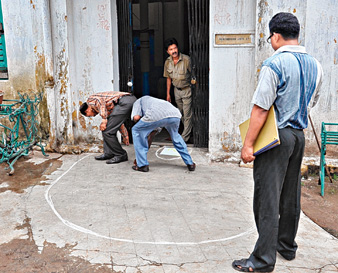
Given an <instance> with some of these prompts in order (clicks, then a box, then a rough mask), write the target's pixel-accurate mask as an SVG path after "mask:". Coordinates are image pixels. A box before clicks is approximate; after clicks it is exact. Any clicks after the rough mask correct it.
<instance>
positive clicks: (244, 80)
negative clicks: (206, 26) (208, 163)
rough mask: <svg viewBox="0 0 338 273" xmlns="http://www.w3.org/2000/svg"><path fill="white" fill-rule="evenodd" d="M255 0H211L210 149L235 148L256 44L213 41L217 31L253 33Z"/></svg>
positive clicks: (249, 90) (216, 151)
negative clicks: (239, 44) (230, 44)
mask: <svg viewBox="0 0 338 273" xmlns="http://www.w3.org/2000/svg"><path fill="white" fill-rule="evenodd" d="M255 14H256V3H255V1H234V0H233V1H222V0H217V1H210V60H209V63H210V74H209V82H210V85H209V86H210V89H209V92H210V97H209V150H210V152H211V153H212V154H213V155H214V156H215V157H222V153H226V152H233V151H236V149H238V145H239V139H238V132H237V124H238V121H239V120H241V119H243V117H244V116H245V115H246V114H247V111H248V110H246V109H247V108H248V105H249V103H250V97H251V95H252V89H253V86H254V80H255V73H254V67H255V46H254V43H253V44H252V45H247V46H237V45H233V46H222V45H216V44H215V43H216V42H215V35H216V34H250V33H251V34H253V35H254V34H255V17H256V16H255Z"/></svg>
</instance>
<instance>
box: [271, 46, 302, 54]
mask: <svg viewBox="0 0 338 273" xmlns="http://www.w3.org/2000/svg"><path fill="white" fill-rule="evenodd" d="M285 51H288V52H297V53H306V50H305V47H304V46H299V45H285V46H281V47H280V48H278V49H277V50H276V51H275V53H274V54H273V55H275V54H278V53H281V52H285Z"/></svg>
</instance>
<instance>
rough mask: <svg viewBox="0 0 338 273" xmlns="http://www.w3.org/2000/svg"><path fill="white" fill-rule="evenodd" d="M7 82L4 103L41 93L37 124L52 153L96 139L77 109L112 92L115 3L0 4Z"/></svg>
mask: <svg viewBox="0 0 338 273" xmlns="http://www.w3.org/2000/svg"><path fill="white" fill-rule="evenodd" d="M1 2H2V10H3V17H4V28H5V35H6V36H5V37H6V49H7V58H8V75H9V79H8V80H1V81H0V90H3V91H4V93H5V95H4V99H6V98H10V99H12V98H17V97H18V95H17V92H18V91H20V92H22V93H28V94H30V95H31V96H33V95H34V94H37V93H41V92H42V93H43V95H44V100H43V101H42V102H41V103H40V123H41V129H42V130H44V131H45V132H44V133H45V135H46V134H49V146H50V148H52V149H57V150H59V151H66V150H68V147H71V146H72V145H78V144H80V143H89V142H95V141H96V140H100V139H101V133H100V131H99V128H98V127H99V123H100V121H99V118H94V119H89V118H88V119H85V118H84V117H83V116H81V115H79V112H78V108H79V105H80V104H81V103H82V102H84V101H85V100H86V99H87V97H88V96H89V95H90V94H92V93H96V92H101V91H110V90H118V89H119V88H118V86H119V74H118V46H117V44H118V41H117V36H118V34H117V14H116V2H115V0H98V1H90V0H77V1H72V0H34V1H21V0H2V1H1Z"/></svg>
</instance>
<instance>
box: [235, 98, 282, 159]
mask: <svg viewBox="0 0 338 273" xmlns="http://www.w3.org/2000/svg"><path fill="white" fill-rule="evenodd" d="M249 123H250V119H248V120H246V121H244V122H243V123H241V124H240V125H239V130H240V132H241V138H242V144H244V140H245V136H246V134H247V132H248V129H249ZM279 144H280V141H279V134H278V127H277V122H276V114H275V109H274V107H273V105H272V106H271V108H270V110H269V114H268V117H267V119H266V122H265V124H264V125H263V127H262V129H261V131H260V132H259V134H258V137H257V139H256V141H255V144H254V155H255V156H256V155H259V154H261V153H263V152H265V151H267V150H270V149H271V148H273V147H276V146H278V145H279Z"/></svg>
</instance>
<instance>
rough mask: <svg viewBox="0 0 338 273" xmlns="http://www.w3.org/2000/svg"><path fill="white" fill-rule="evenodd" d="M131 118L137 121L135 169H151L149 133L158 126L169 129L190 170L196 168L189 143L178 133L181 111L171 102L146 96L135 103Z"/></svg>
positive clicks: (133, 129) (134, 136)
mask: <svg viewBox="0 0 338 273" xmlns="http://www.w3.org/2000/svg"><path fill="white" fill-rule="evenodd" d="M131 119H132V120H133V121H135V122H137V123H136V124H135V125H134V126H133V128H132V134H133V141H134V149H135V155H136V162H137V165H134V166H133V167H132V168H133V169H134V170H135V171H141V172H148V171H149V162H148V160H147V153H148V150H149V146H148V135H149V134H150V133H151V132H152V131H153V130H155V129H156V128H158V127H164V128H166V129H167V131H168V133H169V134H170V137H171V139H172V142H173V144H174V147H175V148H176V150H177V152H178V153H179V154H180V155H181V157H182V159H183V161H184V163H185V164H186V165H187V167H188V170H189V171H194V170H195V168H196V164H195V163H194V162H193V161H192V159H191V156H190V155H189V153H188V149H187V145H186V144H185V142H184V141H183V138H182V137H181V136H180V134H179V133H178V127H179V126H180V119H181V113H180V111H179V110H178V109H177V108H176V107H174V106H173V105H172V104H171V103H169V102H167V101H165V100H161V99H156V98H153V97H150V96H144V97H142V98H140V99H138V100H137V101H136V102H135V103H134V105H133V110H132V112H131Z"/></svg>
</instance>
